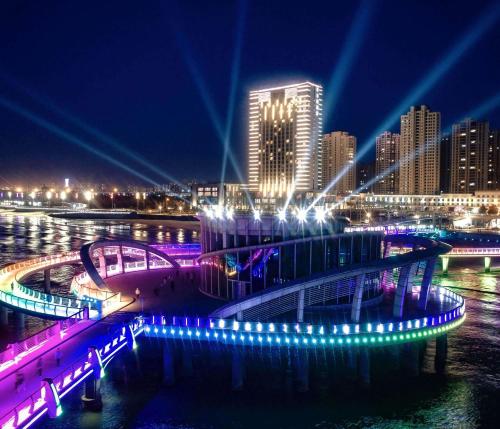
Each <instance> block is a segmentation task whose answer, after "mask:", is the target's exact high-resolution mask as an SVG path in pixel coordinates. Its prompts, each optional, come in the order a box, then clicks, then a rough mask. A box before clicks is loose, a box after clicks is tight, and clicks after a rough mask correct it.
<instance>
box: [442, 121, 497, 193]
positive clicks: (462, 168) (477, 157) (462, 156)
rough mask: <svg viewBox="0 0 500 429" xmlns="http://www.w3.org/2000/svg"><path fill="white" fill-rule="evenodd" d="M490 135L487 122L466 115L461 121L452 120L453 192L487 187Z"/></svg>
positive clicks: (468, 191)
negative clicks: (453, 121) (466, 117)
mask: <svg viewBox="0 0 500 429" xmlns="http://www.w3.org/2000/svg"><path fill="white" fill-rule="evenodd" d="M488 137H489V124H488V122H480V121H475V120H472V119H465V120H464V121H462V122H460V123H458V124H453V129H452V134H451V178H450V191H451V192H453V193H458V192H465V193H470V192H474V191H482V190H486V189H487V184H488Z"/></svg>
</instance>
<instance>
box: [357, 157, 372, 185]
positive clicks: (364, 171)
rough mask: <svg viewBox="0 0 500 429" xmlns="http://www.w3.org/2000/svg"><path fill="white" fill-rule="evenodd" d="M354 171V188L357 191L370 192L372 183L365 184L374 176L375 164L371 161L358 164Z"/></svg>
mask: <svg viewBox="0 0 500 429" xmlns="http://www.w3.org/2000/svg"><path fill="white" fill-rule="evenodd" d="M356 173H357V178H356V189H357V190H358V192H372V191H373V184H369V185H367V183H368V182H370V181H371V180H372V179H373V178H374V177H375V164H374V163H373V162H369V163H366V164H358V165H357V166H356Z"/></svg>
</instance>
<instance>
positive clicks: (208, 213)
mask: <svg viewBox="0 0 500 429" xmlns="http://www.w3.org/2000/svg"><path fill="white" fill-rule="evenodd" d="M205 215H206V216H207V217H208V218H209V219H213V218H214V212H213V210H212V209H211V208H210V207H207V208H206V209H205Z"/></svg>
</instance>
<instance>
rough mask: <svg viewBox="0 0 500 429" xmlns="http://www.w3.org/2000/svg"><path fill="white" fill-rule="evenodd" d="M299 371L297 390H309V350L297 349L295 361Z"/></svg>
mask: <svg viewBox="0 0 500 429" xmlns="http://www.w3.org/2000/svg"><path fill="white" fill-rule="evenodd" d="M295 365H296V371H297V391H298V392H307V391H309V355H308V353H307V350H297V360H296V362H295Z"/></svg>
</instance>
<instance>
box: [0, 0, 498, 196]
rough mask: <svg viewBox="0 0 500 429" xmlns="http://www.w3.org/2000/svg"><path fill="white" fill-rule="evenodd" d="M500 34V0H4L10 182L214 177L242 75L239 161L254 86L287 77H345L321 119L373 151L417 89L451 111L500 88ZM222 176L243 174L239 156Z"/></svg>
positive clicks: (1, 182) (5, 166) (0, 182)
mask: <svg viewBox="0 0 500 429" xmlns="http://www.w3.org/2000/svg"><path fill="white" fill-rule="evenodd" d="M353 23H354V24H353ZM483 23H484V28H483ZM483 30H484V31H483ZM471 32H473V35H472V36H471ZM474 32H475V33H474ZM478 32H479V34H478ZM237 34H241V37H240V38H238V36H237ZM348 35H350V36H348ZM464 37H466V39H465V42H464V43H463V44H462V45H461V46H462V47H464V46H465V47H466V49H465V50H464V52H462V49H461V48H460V46H458V47H457V44H458V43H460V41H462V42H463V41H464ZM467 37H469V38H468V39H467ZM471 37H472V39H473V40H472V41H471V40H470V38H471ZM238 40H241V51H240V58H241V61H240V64H239V67H237V66H235V65H234V64H235V63H234V62H233V59H234V57H235V54H234V53H235V46H238ZM499 46H500V3H499V2H498V1H497V2H495V1H482V0H475V1H468V2H463V1H462V2H460V1H422V0H419V1H382V0H381V1H378V2H377V1H366V2H364V3H358V2H353V1H338V2H337V1H328V2H327V1H325V2H315V1H312V0H308V1H303V0H302V1H297V2H294V1H283V2H280V1H253V2H252V1H249V2H247V3H246V4H245V3H242V2H238V1H234V2H231V1H220V0H219V1H215V2H213V1H201V0H200V1H179V2H168V1H133V2H132V1H131V2H128V1H123V0H121V1H95V2H94V1H60V2H54V1H43V2H35V1H26V2H24V1H14V0H13V1H3V2H1V4H0V101H1V103H0V149H1V151H0V165H1V169H0V186H5V185H9V184H12V185H26V184H28V183H35V182H38V183H40V181H45V182H47V183H48V182H50V181H57V182H60V183H62V180H63V178H64V177H70V178H72V179H74V180H75V181H81V182H84V181H94V182H100V183H105V184H109V185H122V184H128V183H138V184H145V185H148V184H151V182H157V183H165V182H167V181H168V180H167V175H168V176H171V177H175V178H177V179H179V180H183V179H192V178H196V179H208V180H219V179H220V170H221V165H222V154H223V149H222V144H221V141H220V134H221V133H220V130H221V129H222V130H223V131H224V132H225V128H226V118H227V117H228V105H229V99H230V87H231V81H232V76H236V77H237V81H236V86H235V92H234V95H235V97H234V100H235V101H234V109H235V110H234V121H233V126H232V129H231V149H232V151H233V152H234V153H235V157H236V159H237V160H238V163H239V165H240V168H241V170H242V172H243V174H244V177H246V144H247V138H246V134H247V120H246V111H247V93H248V91H249V90H250V89H253V88H257V87H259V86H262V85H266V84H269V83H276V82H285V83H288V82H293V81H296V80H301V79H310V80H312V81H314V82H317V83H321V84H323V85H324V87H325V98H327V97H328V95H329V94H331V93H334V97H333V99H332V100H333V107H332V108H331V109H330V114H329V115H328V117H326V118H325V122H326V123H325V127H324V130H325V131H333V130H345V131H349V132H350V133H351V134H354V135H356V136H357V137H358V147H361V146H363V145H364V144H365V143H366V142H367V141H369V142H370V143H371V146H372V147H371V149H370V150H369V151H368V153H367V159H373V157H374V146H375V142H374V140H371V139H370V137H371V136H372V135H373V134H374V132H376V131H377V129H378V128H379V127H380V126H381V124H382V123H383V122H384V120H386V119H387V118H388V117H389V116H391V117H392V118H393V119H394V120H393V121H389V122H392V124H391V126H390V128H389V129H392V130H393V131H398V130H399V122H398V117H399V114H401V113H404V112H405V111H406V110H407V109H408V107H409V106H410V104H411V103H413V104H420V103H425V104H427V105H428V106H430V107H431V109H433V110H438V111H441V112H442V125H443V127H446V126H447V125H450V124H451V123H452V122H453V121H456V120H459V119H462V118H463V117H464V116H465V115H467V114H468V113H469V112H473V111H474V110H475V109H477V108H478V107H480V106H481V105H482V104H483V103H484V102H485V101H487V100H488V99H491V98H492V97H494V96H497V95H498V94H500V47H499ZM454 48H456V50H455V51H453V49H454ZM450 52H452V53H451V54H450ZM455 54H456V55H455ZM342 58H343V60H342V61H341V59H342ZM339 64H340V65H345V67H340V68H339ZM432 70H434V71H435V73H434V74H432V73H431V71H432ZM335 71H336V75H335V76H336V77H337V80H336V82H334V85H333V87H332V86H331V85H330V80H331V78H332V74H333V73H335ZM431 79H433V83H430V84H429V85H427V88H424V90H422V91H420V94H416V96H415V97H412V96H411V94H412V91H413V90H415V89H416V88H417V87H418V85H422V84H425V82H426V80H427V83H429V82H430V81H431ZM202 88H204V89H203V90H202ZM203 91H204V94H202V92H203ZM332 91H333V92H332ZM407 97H409V98H407ZM204 100H205V101H204ZM207 100H208V101H207ZM405 100H411V102H410V103H409V104H407V105H406V106H405V108H404V109H403V110H401V111H397V114H396V115H393V114H392V115H391V113H393V112H394V109H396V110H397V108H398V106H399V105H400V103H401V102H402V101H405ZM490 104H491V106H490V107H489V108H485V109H482V114H481V117H482V118H484V119H489V120H490V126H493V127H500V100H499V98H498V97H497V98H496V100H494V101H493V102H492V103H490ZM207 105H212V106H213V111H212V114H209V111H208V110H207ZM7 106H10V108H7ZM13 110H16V111H17V113H15V112H14V111H13ZM27 115H36V118H37V119H35V117H34V116H30V118H27ZM68 115H72V116H73V117H75V118H78V120H80V121H81V123H80V125H78V124H77V122H76V121H75V120H71V119H70V116H68ZM217 118H218V119H217ZM41 121H45V122H41ZM34 122H37V123H34ZM215 122H219V125H218V128H219V132H217V126H216V125H214V124H215ZM53 125H55V126H57V127H58V128H57V131H54V129H52V131H50V130H49V129H48V128H50V127H52V126H53ZM89 127H92V128H94V129H96V130H99V131H100V132H101V133H102V134H105V135H106V136H107V137H110V138H112V139H114V140H113V141H114V144H115V147H116V144H118V145H121V147H122V149H121V150H119V151H118V150H116V148H111V147H110V146H107V145H106V144H104V140H105V136H104V135H100V136H96V135H95V133H94V134H92V133H91V132H89ZM85 128H87V131H85ZM68 139H69V140H73V142H70V141H69V140H68ZM75 139H79V140H78V142H79V145H75ZM82 143H83V144H84V145H87V148H88V147H89V146H91V147H92V148H94V152H95V151H96V150H97V151H100V152H102V153H106V154H107V155H108V156H109V159H108V160H104V159H102V158H101V157H100V156H99V155H97V154H96V153H91V152H89V151H88V150H87V149H84V148H83V147H82ZM130 150H132V151H134V152H135V153H136V154H138V155H140V157H142V158H144V159H145V160H146V161H147V162H148V163H150V164H151V165H153V166H155V167H156V169H159V170H160V171H163V172H164V173H165V175H164V176H163V177H162V176H161V175H160V174H158V172H154V171H151V170H148V169H146V168H145V167H144V166H143V165H141V164H140V163H139V162H138V161H137V159H133V158H131V157H127V156H126V155H125V153H126V152H127V151H130ZM110 160H113V161H118V162H119V163H121V165H122V166H124V167H125V168H128V169H129V170H128V171H126V170H124V169H123V168H120V167H119V166H117V165H115V164H113V161H110ZM130 170H132V171H138V172H140V174H142V176H143V177H142V178H140V177H137V176H136V175H134V174H133V173H131V172H130ZM227 178H228V180H237V176H236V175H235V173H234V171H233V169H232V168H230V167H228V175H227ZM148 182H149V183H148Z"/></svg>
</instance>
